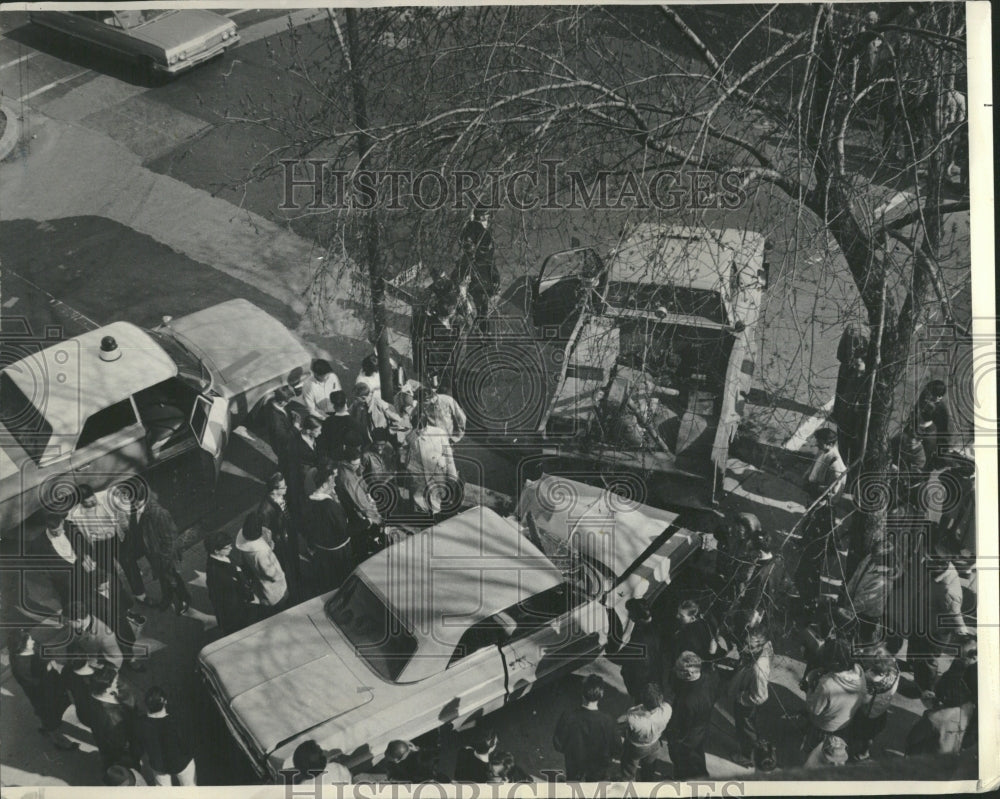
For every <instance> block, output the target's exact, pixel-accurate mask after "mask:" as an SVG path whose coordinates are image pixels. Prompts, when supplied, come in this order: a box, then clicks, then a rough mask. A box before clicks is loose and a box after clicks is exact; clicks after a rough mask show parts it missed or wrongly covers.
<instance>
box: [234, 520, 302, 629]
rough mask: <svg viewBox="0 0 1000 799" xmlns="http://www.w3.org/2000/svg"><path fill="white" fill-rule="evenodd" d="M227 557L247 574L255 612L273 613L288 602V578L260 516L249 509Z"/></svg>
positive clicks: (260, 613)
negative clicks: (266, 535) (268, 538)
mask: <svg viewBox="0 0 1000 799" xmlns="http://www.w3.org/2000/svg"><path fill="white" fill-rule="evenodd" d="M229 559H230V560H231V561H233V562H234V563H235V564H236V565H237V566H239V568H240V569H241V570H242V571H243V572H244V573H245V574H246V575H247V576H248V577H249V578H250V586H251V588H252V590H253V595H254V602H253V605H255V606H256V608H255V610H256V611H257V613H258V614H259V615H260V616H262V617H264V616H272V615H274V614H275V613H277V612H279V611H281V610H284V608H285V606H286V605H287V604H288V581H287V580H286V578H285V572H284V571H283V570H282V568H281V564H280V563H279V562H278V557H277V555H275V554H274V550H272V549H271V545H270V544H269V543H268V542H267V540H266V539H265V538H264V528H263V526H262V525H261V523H260V516H259V515H258V514H257V513H256V512H253V511H251V512H250V513H249V514H247V517H246V519H245V520H244V521H243V528H242V529H241V530H240V532H239V534H238V535H237V536H236V545H235V546H234V547H233V549H232V550H231V551H230V553H229Z"/></svg>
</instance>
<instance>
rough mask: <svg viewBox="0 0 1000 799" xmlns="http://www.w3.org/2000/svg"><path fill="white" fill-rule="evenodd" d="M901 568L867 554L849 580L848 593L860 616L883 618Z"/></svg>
mask: <svg viewBox="0 0 1000 799" xmlns="http://www.w3.org/2000/svg"><path fill="white" fill-rule="evenodd" d="M898 577H899V569H898V568H897V567H896V566H895V565H893V564H888V563H884V562H881V561H880V560H879V559H878V558H876V557H875V556H873V555H866V556H865V557H864V559H863V560H862V561H861V563H859V564H858V567H857V568H856V569H855V570H854V574H852V575H851V579H850V580H848V581H847V595H848V597H849V598H850V600H851V607H852V609H853V610H854V612H855V613H856V614H857V615H859V616H868V617H869V618H873V619H881V618H882V616H883V614H884V613H885V608H886V603H887V602H888V600H889V592H890V591H891V590H892V586H893V583H895V582H896V579H897V578H898Z"/></svg>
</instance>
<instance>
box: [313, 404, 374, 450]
mask: <svg viewBox="0 0 1000 799" xmlns="http://www.w3.org/2000/svg"><path fill="white" fill-rule="evenodd" d="M362 443H363V442H362V435H361V428H360V427H358V423H357V421H356V420H355V418H354V417H353V416H352V415H351V414H347V415H346V416H337V415H336V414H333V415H331V416H327V417H326V419H324V420H323V424H322V430H321V432H320V434H319V441H318V442H317V448H318V449H319V450H320V452H322V453H323V454H324V455H326V456H327V457H328V458H332V459H333V460H340V458H341V457H342V456H343V454H344V447H361V445H362Z"/></svg>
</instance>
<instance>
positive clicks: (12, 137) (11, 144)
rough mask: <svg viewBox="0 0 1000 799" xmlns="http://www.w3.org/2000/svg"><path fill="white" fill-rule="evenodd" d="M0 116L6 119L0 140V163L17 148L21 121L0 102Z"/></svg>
mask: <svg viewBox="0 0 1000 799" xmlns="http://www.w3.org/2000/svg"><path fill="white" fill-rule="evenodd" d="M0 114H3V116H4V117H6V119H7V127H6V128H4V132H3V137H2V138H0V161H3V160H4V159H5V158H6V157H7V156H8V155H10V154H11V153H12V152H13V151H14V148H15V147H16V146H17V141H18V139H19V138H20V136H21V119H20V117H18V115H17V111H15V110H14V109H13V108H11V107H10V106H9V105H8V104H7V103H5V102H3V101H0Z"/></svg>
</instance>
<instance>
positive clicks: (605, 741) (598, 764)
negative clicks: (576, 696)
mask: <svg viewBox="0 0 1000 799" xmlns="http://www.w3.org/2000/svg"><path fill="white" fill-rule="evenodd" d="M581 698H582V703H581V704H579V705H577V706H576V707H575V708H573V709H572V710H564V711H563V713H562V715H561V716H560V717H559V721H558V722H557V723H556V729H555V733H554V734H553V736H552V746H553V747H554V748H555V750H556V751H557V752H561V753H562V755H563V757H564V758H565V767H566V779H567V780H569V781H573V782H599V781H601V780H605V779H607V778H608V774H609V772H610V769H611V759H612V757H613V756H614V755H615V754H616V752H617V750H618V733H617V731H616V729H615V727H616V725H615V720H614V719H613V718H611V716H609V715H608V714H607V713H604V712H602V711H601V710H599V709H598V704H599V703H600V701H601V699H603V698H604V681H603V680H602V679H601V678H600V677H598V676H597V675H596V674H591V675H589V676H588V677H587V678H586V679H585V680H584V681H583V691H582V697H581Z"/></svg>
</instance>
